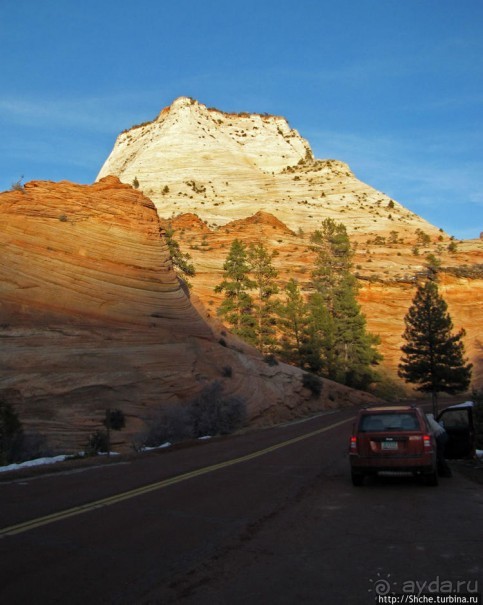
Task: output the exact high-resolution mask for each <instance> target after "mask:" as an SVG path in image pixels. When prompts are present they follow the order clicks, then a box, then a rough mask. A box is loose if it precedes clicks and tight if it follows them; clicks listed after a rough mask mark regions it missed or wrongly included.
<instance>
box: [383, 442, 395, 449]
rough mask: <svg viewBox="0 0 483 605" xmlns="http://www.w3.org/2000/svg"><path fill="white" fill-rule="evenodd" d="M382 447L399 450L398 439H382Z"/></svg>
mask: <svg viewBox="0 0 483 605" xmlns="http://www.w3.org/2000/svg"><path fill="white" fill-rule="evenodd" d="M381 449H383V450H397V441H382V442H381Z"/></svg>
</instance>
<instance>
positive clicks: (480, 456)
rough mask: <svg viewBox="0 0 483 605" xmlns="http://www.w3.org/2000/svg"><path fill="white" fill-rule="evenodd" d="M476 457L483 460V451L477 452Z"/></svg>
mask: <svg viewBox="0 0 483 605" xmlns="http://www.w3.org/2000/svg"><path fill="white" fill-rule="evenodd" d="M476 457H477V458H480V460H483V450H476Z"/></svg>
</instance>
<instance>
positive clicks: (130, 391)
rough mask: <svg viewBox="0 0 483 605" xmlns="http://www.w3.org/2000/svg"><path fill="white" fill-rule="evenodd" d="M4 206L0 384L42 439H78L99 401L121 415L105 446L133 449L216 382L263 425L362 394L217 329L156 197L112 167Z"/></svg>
mask: <svg viewBox="0 0 483 605" xmlns="http://www.w3.org/2000/svg"><path fill="white" fill-rule="evenodd" d="M0 214H1V223H2V230H1V232H0V246H1V250H2V264H1V266H0V343H1V347H0V396H1V397H2V398H3V399H7V400H8V401H10V402H11V403H12V404H13V405H14V407H15V408H16V410H17V411H18V413H19V416H20V419H21V420H22V423H23V424H24V427H25V429H26V430H27V431H38V432H40V433H41V434H43V435H46V436H47V437H48V442H49V445H50V446H51V447H54V448H55V449H61V450H63V451H75V450H77V449H82V448H83V447H85V445H86V443H87V439H88V437H89V435H90V434H91V433H93V432H94V431H96V430H99V429H102V428H103V427H102V419H103V417H104V414H105V410H106V409H107V408H120V409H122V410H123V412H124V413H125V415H126V417H127V427H126V429H125V430H124V431H122V432H119V433H116V434H115V440H117V441H119V443H117V444H116V443H115V447H121V448H122V447H124V448H126V447H129V445H130V444H131V442H132V440H133V439H134V437H135V436H136V434H138V433H139V432H140V431H142V430H143V428H144V419H146V418H149V416H150V415H152V414H153V413H154V412H155V411H156V410H157V409H158V408H159V407H160V406H162V405H165V404H167V403H178V404H180V405H182V404H183V403H186V402H189V401H190V400H191V399H192V398H193V397H194V396H196V395H197V394H198V393H199V392H200V391H201V390H202V389H203V388H204V387H205V386H206V385H209V384H210V383H212V382H213V381H219V382H221V383H222V386H223V392H224V393H225V394H226V395H227V396H228V395H236V396H238V397H240V398H242V399H243V400H244V401H245V402H246V403H247V406H248V412H249V417H250V418H251V420H252V421H253V422H259V423H269V422H272V421H275V420H279V419H283V418H290V417H294V416H297V415H299V414H302V413H306V412H307V411H310V410H315V409H320V408H323V407H325V406H327V405H335V403H336V404H343V403H348V402H357V401H362V400H364V397H365V396H364V395H362V394H357V393H354V392H352V391H351V390H350V389H344V388H341V387H339V386H338V385H335V384H332V383H329V382H326V388H325V390H324V391H323V395H322V397H321V398H320V399H318V400H316V399H314V398H313V397H312V395H311V393H310V392H309V391H307V389H304V388H303V385H302V378H301V372H300V371H298V370H297V369H295V368H290V367H288V366H285V365H283V364H280V365H279V366H276V367H271V366H269V365H267V364H266V363H264V362H263V360H262V359H261V356H260V355H259V354H258V353H257V352H256V351H254V350H253V349H251V348H250V347H247V346H245V345H244V344H243V343H240V342H239V341H238V340H236V339H235V338H233V337H231V336H230V335H229V334H223V340H222V335H221V331H222V330H223V327H222V326H212V325H210V323H209V321H208V316H207V314H206V313H205V312H204V311H203V309H202V307H201V306H200V307H199V310H197V309H196V308H195V307H194V306H193V304H192V301H191V300H190V298H189V296H188V295H187V294H186V292H185V291H184V289H183V288H182V287H181V286H180V282H179V281H178V279H177V277H176V275H175V273H174V272H173V270H172V267H171V259H170V257H169V254H168V250H167V246H166V243H165V241H164V238H163V235H162V229H161V227H160V223H159V219H158V216H157V213H156V210H155V207H154V205H153V203H152V202H151V201H150V200H149V199H147V198H146V197H145V196H144V195H143V194H142V193H141V192H139V191H135V190H134V189H132V188H131V187H130V186H128V185H124V184H122V183H121V182H120V181H119V180H118V179H117V178H115V177H108V178H105V179H102V180H101V181H100V182H98V183H96V184H94V185H92V186H82V185H75V184H73V183H68V182H61V183H51V182H31V183H27V184H26V185H25V187H24V189H23V190H22V191H11V192H5V193H2V194H0ZM227 367H230V372H228V371H226V368H227ZM334 402H335V403H334Z"/></svg>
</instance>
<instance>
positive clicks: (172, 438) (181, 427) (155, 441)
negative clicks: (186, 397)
mask: <svg viewBox="0 0 483 605" xmlns="http://www.w3.org/2000/svg"><path fill="white" fill-rule="evenodd" d="M146 424H147V427H148V428H147V431H146V432H145V433H144V434H143V435H142V436H141V438H140V440H139V441H140V443H141V445H142V446H145V447H158V446H159V445H162V444H163V443H166V442H170V443H176V442H177V441H183V440H184V439H189V438H191V437H192V436H193V426H192V423H191V418H190V415H189V413H188V410H187V408H186V407H183V406H181V405H175V404H172V405H167V406H165V407H163V408H161V409H160V410H158V412H157V413H156V414H155V415H154V416H152V417H151V418H150V419H149V420H147V421H146Z"/></svg>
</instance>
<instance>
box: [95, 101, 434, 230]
mask: <svg viewBox="0 0 483 605" xmlns="http://www.w3.org/2000/svg"><path fill="white" fill-rule="evenodd" d="M109 174H114V175H116V176H118V177H119V178H120V179H121V181H123V182H124V183H129V184H131V183H133V182H135V180H136V181H137V183H139V187H140V189H142V191H143V192H144V193H145V195H147V196H148V197H149V198H150V199H152V200H153V202H154V203H155V205H156V207H157V209H158V212H159V214H160V216H161V217H164V218H168V217H169V216H171V215H172V214H179V213H185V212H191V213H195V214H197V215H198V216H199V217H200V218H201V219H202V220H203V221H206V223H207V224H209V225H210V226H211V227H216V226H222V225H225V224H226V223H227V222H230V221H231V220H235V219H240V218H245V217H247V216H251V215H253V214H255V213H256V212H258V211H259V210H263V211H265V212H269V213H271V214H274V215H275V216H276V217H277V218H278V219H280V220H281V221H283V222H284V223H285V224H286V225H287V226H288V227H289V228H290V229H292V230H298V229H300V228H301V229H303V230H305V231H313V229H314V228H316V227H317V225H318V224H319V223H320V221H321V220H323V219H324V218H326V217H332V218H336V219H337V220H343V221H344V222H345V223H346V224H347V227H348V229H349V231H350V232H351V233H355V234H357V233H373V232H376V233H378V232H386V233H389V232H390V231H391V230H397V231H398V232H400V233H406V234H409V233H411V234H413V233H414V232H415V230H416V229H422V230H423V231H426V232H428V233H429V234H436V233H437V232H438V230H437V229H436V228H435V227H434V226H432V225H430V224H429V223H427V222H426V221H424V220H423V219H421V218H420V217H419V216H417V215H416V214H414V213H412V212H409V211H408V210H407V209H406V208H404V207H403V206H401V205H400V204H398V203H397V202H396V201H394V200H391V199H390V198H389V197H388V196H386V195H385V194H383V193H381V192H379V191H376V190H375V189H373V188H372V187H370V186H369V185H366V184H365V183H362V182H361V181H359V180H358V179H357V178H356V177H355V176H354V174H352V172H351V170H350V168H349V167H348V166H347V164H344V163H343V162H340V161H337V160H317V159H315V158H314V157H313V153H312V150H311V148H310V145H309V144H308V142H307V141H306V140H305V139H303V138H302V137H301V136H300V135H299V133H298V132H297V131H296V130H293V129H292V128H290V126H289V124H288V123H287V120H286V119H285V118H282V117H278V116H269V115H259V114H244V113H242V114H229V113H224V112H222V111H219V110H217V109H212V108H207V107H206V106H205V105H203V104H201V103H198V102H197V101H195V100H194V99H188V98H186V97H180V98H179V99H177V100H176V101H174V102H173V104H172V105H171V106H169V107H167V108H165V109H163V111H162V112H161V113H160V114H159V116H158V117H157V118H156V119H155V120H154V121H153V122H148V123H146V124H142V125H139V126H134V127H133V128H131V129H129V130H127V131H125V132H123V133H121V134H120V135H119V137H118V138H117V141H116V143H115V145H114V148H113V150H112V152H111V154H110V155H109V157H108V158H107V160H106V162H105V164H104V166H103V167H102V169H101V171H100V173H99V176H98V178H102V177H104V176H107V175H109Z"/></svg>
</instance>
